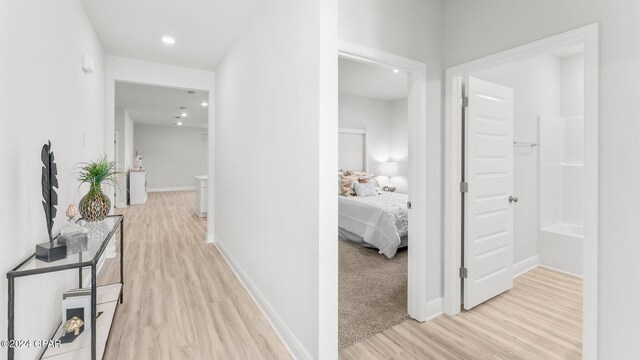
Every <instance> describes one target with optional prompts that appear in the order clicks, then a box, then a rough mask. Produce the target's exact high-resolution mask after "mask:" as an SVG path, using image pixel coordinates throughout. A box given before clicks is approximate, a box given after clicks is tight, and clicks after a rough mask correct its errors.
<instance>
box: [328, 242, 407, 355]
mask: <svg viewBox="0 0 640 360" xmlns="http://www.w3.org/2000/svg"><path fill="white" fill-rule="evenodd" d="M339 244H340V245H339V251H340V257H339V259H340V263H339V281H340V285H339V303H338V307H339V314H340V315H339V321H338V332H339V346H340V349H342V348H344V347H347V346H349V345H351V344H353V343H355V342H357V341H359V340H362V339H364V338H367V337H369V336H371V335H374V334H377V333H379V332H382V331H384V330H386V329H388V328H390V327H392V326H393V325H396V324H399V323H400V322H402V321H403V320H405V319H408V315H407V250H406V248H405V249H404V250H400V251H398V253H397V254H396V256H395V257H394V258H393V259H387V257H386V256H384V255H381V254H378V251H377V250H375V249H369V248H365V247H363V246H361V245H358V244H354V243H352V242H349V241H347V240H339Z"/></svg>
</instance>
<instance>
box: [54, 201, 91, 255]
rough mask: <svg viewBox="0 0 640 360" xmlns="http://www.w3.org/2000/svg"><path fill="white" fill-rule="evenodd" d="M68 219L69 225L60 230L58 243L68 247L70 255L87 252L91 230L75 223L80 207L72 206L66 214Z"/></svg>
mask: <svg viewBox="0 0 640 360" xmlns="http://www.w3.org/2000/svg"><path fill="white" fill-rule="evenodd" d="M65 214H66V215H67V218H68V222H67V225H65V227H63V228H62V230H60V235H58V243H61V244H65V245H67V251H68V252H69V253H72V254H74V253H78V252H82V251H86V250H87V233H88V232H89V229H87V228H84V227H82V226H80V225H78V224H77V223H76V221H75V218H76V216H78V207H77V206H75V205H73V204H71V205H69V207H68V208H67V211H66V212H65Z"/></svg>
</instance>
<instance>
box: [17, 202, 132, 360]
mask: <svg viewBox="0 0 640 360" xmlns="http://www.w3.org/2000/svg"><path fill="white" fill-rule="evenodd" d="M80 221H83V220H82V219H81V220H80ZM86 226H87V227H88V228H89V233H88V234H87V236H88V241H87V249H86V251H83V252H79V253H73V254H67V257H66V258H65V259H61V260H58V261H53V262H49V263H48V262H45V261H40V260H37V259H36V258H35V253H34V254H32V255H31V256H29V257H28V258H26V259H25V260H24V261H22V262H21V263H20V265H18V266H16V267H15V268H14V269H13V270H11V271H9V272H8V273H7V279H8V281H9V299H8V306H7V307H8V331H7V337H8V340H9V342H12V341H13V340H15V333H14V324H15V313H14V307H15V280H16V279H17V278H20V277H25V276H35V275H40V274H46V273H51V272H57V271H65V270H78V287H79V288H82V287H83V282H82V270H83V269H85V268H88V267H90V268H91V330H90V331H87V330H86V329H85V331H84V332H82V333H81V334H80V335H79V336H78V337H77V338H76V339H75V340H74V341H73V342H70V343H65V344H62V345H61V346H59V347H47V348H46V349H45V352H44V353H43V355H42V359H47V358H54V359H56V360H58V359H89V358H91V359H92V360H97V359H101V358H102V357H103V356H104V353H105V349H106V346H107V341H108V339H109V335H110V333H111V325H112V322H113V319H114V318H115V314H116V311H117V308H118V304H122V301H123V299H124V298H123V296H124V295H123V287H124V275H123V265H124V217H123V216H122V215H111V216H107V217H106V218H105V219H104V220H103V221H100V222H95V223H86ZM118 227H120V249H119V250H120V282H119V283H115V284H110V285H104V286H97V283H96V276H97V267H98V263H99V262H100V258H101V257H102V256H103V254H104V252H105V249H106V248H107V246H108V245H109V242H110V240H111V238H112V237H113V235H114V234H115V232H116V230H117V229H118ZM99 311H100V312H102V314H101V316H100V318H98V312H99ZM85 316H86V315H85ZM63 326H64V324H60V326H59V327H58V329H57V330H56V331H55V333H54V335H53V337H52V339H57V338H59V337H60V336H62V335H63V334H62V332H63V331H62V327H63ZM98 329H99V330H100V331H98ZM14 351H15V349H14V348H13V347H8V348H7V358H8V359H9V360H13V359H14V356H15V354H14Z"/></svg>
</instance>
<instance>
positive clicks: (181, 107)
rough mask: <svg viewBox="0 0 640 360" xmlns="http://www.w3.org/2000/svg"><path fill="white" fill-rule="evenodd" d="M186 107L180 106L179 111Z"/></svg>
mask: <svg viewBox="0 0 640 360" xmlns="http://www.w3.org/2000/svg"><path fill="white" fill-rule="evenodd" d="M186 108H187V107H186V106H180V108H179V109H180V110H185V109H186Z"/></svg>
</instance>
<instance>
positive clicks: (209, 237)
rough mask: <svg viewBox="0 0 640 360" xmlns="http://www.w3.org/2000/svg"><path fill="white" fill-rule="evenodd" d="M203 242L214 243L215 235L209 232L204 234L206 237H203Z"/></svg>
mask: <svg viewBox="0 0 640 360" xmlns="http://www.w3.org/2000/svg"><path fill="white" fill-rule="evenodd" d="M204 242H205V243H207V244H215V243H216V242H217V241H216V237H215V235H213V234H211V233H207V235H206V237H205V239H204ZM220 252H222V250H220ZM223 255H224V254H223Z"/></svg>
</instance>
